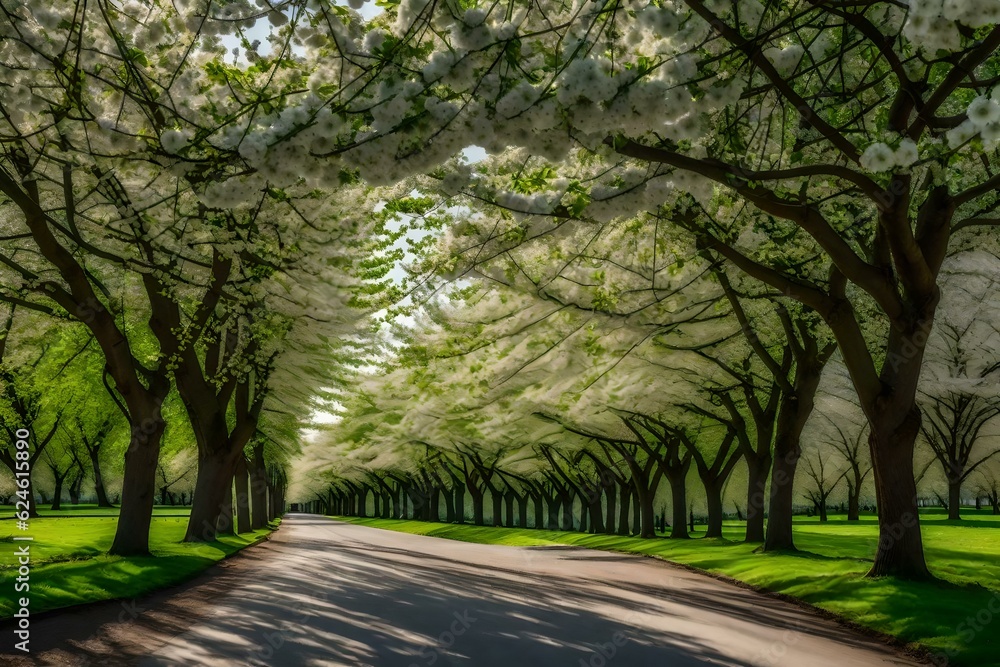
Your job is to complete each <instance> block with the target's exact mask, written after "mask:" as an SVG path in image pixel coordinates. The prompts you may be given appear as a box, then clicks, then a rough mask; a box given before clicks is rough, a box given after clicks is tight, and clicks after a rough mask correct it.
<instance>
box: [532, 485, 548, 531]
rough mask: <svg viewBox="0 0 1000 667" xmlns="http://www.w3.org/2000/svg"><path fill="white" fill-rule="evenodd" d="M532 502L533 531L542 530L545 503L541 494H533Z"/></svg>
mask: <svg viewBox="0 0 1000 667" xmlns="http://www.w3.org/2000/svg"><path fill="white" fill-rule="evenodd" d="M532 500H533V501H534V505H535V508H534V509H535V530H542V529H543V528H545V501H544V500H543V499H542V494H541V493H537V494H535V495H534V497H533V498H532Z"/></svg>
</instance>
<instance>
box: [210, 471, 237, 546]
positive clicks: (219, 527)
mask: <svg viewBox="0 0 1000 667" xmlns="http://www.w3.org/2000/svg"><path fill="white" fill-rule="evenodd" d="M235 467H236V462H235V461H234V462H233V468H235ZM223 493H224V495H223V496H222V507H221V509H220V510H219V516H218V518H217V519H216V522H215V526H216V532H217V533H218V534H219V535H233V534H235V531H234V530H233V529H234V528H235V526H234V525H233V479H232V477H230V479H229V480H228V483H227V484H226V488H225V491H224V492H223Z"/></svg>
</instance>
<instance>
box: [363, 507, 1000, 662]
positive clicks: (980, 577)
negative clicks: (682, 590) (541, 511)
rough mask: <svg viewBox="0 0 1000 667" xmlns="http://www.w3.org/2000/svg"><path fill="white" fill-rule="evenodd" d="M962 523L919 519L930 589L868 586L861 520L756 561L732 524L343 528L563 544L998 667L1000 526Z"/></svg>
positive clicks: (369, 522) (894, 583)
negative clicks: (716, 582)
mask: <svg viewBox="0 0 1000 667" xmlns="http://www.w3.org/2000/svg"><path fill="white" fill-rule="evenodd" d="M966 516H967V517H968V518H967V519H963V520H962V521H957V522H952V521H948V520H947V519H946V517H945V516H944V515H943V514H941V513H937V512H928V513H927V514H925V515H923V516H922V530H923V536H924V546H925V549H926V553H927V560H928V563H929V565H930V567H931V569H932V571H933V572H934V574H935V575H936V576H937V577H939V578H940V581H938V582H933V583H915V582H908V581H900V580H896V579H891V578H883V579H875V580H873V579H866V578H864V575H865V573H866V572H867V571H868V568H869V566H870V564H871V559H872V557H873V555H874V552H875V547H876V545H877V538H878V526H877V523H876V519H875V518H874V517H862V519H861V521H860V522H857V523H848V522H847V521H845V520H843V518H842V517H838V516H832V517H831V520H830V521H829V522H828V523H826V524H821V523H819V521H818V520H815V519H805V518H803V519H801V520H797V521H796V526H795V539H796V545H797V546H798V548H799V549H800V550H802V552H801V553H798V554H789V553H778V554H772V553H768V554H763V553H755V552H754V550H755V548H756V546H755V545H747V544H743V543H742V542H740V540H741V539H742V533H743V525H742V524H740V523H737V522H731V523H727V524H726V527H725V531H724V532H725V539H721V540H705V539H693V540H668V539H654V540H642V539H639V538H633V537H621V536H617V535H586V534H582V533H571V532H562V531H547V530H533V529H521V528H491V527H476V526H468V525H461V526H459V525H453V524H439V523H425V522H421V521H401V520H394V519H358V518H350V517H345V518H343V520H345V521H350V522H353V523H358V524H361V525H365V526H373V527H376V528H385V529H389V530H395V531H401V532H406V533H413V534H419V535H430V536H433V537H442V538H446V539H453V540H461V541H465V542H477V543H481V544H506V545H511V546H545V545H567V544H568V545H574V546H579V547H586V548H590V549H606V550H609V551H621V552H628V553H637V554H646V555H650V556H656V557H659V558H663V559H666V560H669V561H674V562H677V563H682V564H684V565H689V566H691V567H695V568H698V569H701V570H705V571H707V572H711V573H713V574H718V575H723V576H726V577H731V578H733V579H737V580H739V581H742V582H745V583H748V584H750V585H752V586H755V587H758V588H760V589H763V590H767V591H773V592H777V593H783V594H786V595H791V596H794V597H796V598H798V599H800V600H802V601H804V602H807V603H809V604H811V605H815V606H816V607H819V608H821V609H825V610H827V611H830V612H833V613H835V614H837V615H838V616H841V617H843V618H845V619H847V620H848V621H851V622H853V623H857V624H860V625H862V626H865V627H867V628H870V629H872V630H876V631H878V632H883V633H886V634H890V635H893V636H895V637H898V638H899V639H902V640H903V641H905V642H908V643H911V644H914V645H915V646H919V647H921V648H924V649H927V650H929V651H931V652H933V653H943V652H946V653H947V654H949V656H950V662H949V664H950V665H956V666H963V665H968V666H970V667H971V666H973V665H974V666H976V667H986V666H988V665H994V666H996V665H1000V641H998V638H1000V614H998V613H991V612H990V611H989V605H990V603H991V601H993V599H994V597H997V600H996V601H993V609H998V608H1000V517H993V516H990V515H988V514H986V513H985V512H980V513H977V512H975V511H971V510H970V511H968V512H967V513H966ZM696 535H697V533H696ZM982 610H985V611H984V612H983V613H984V617H985V616H986V615H989V618H992V621H991V622H990V623H988V624H987V625H986V627H984V628H982V629H981V630H979V631H975V630H974V629H973V628H972V626H971V625H969V624H968V623H967V622H966V619H967V618H969V617H975V616H976V614H977V613H979V612H980V611H982ZM993 617H995V618H993ZM977 627H978V625H977Z"/></svg>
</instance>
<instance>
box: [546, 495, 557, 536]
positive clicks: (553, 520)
mask: <svg viewBox="0 0 1000 667" xmlns="http://www.w3.org/2000/svg"><path fill="white" fill-rule="evenodd" d="M546 500H547V501H548V506H549V514H548V517H547V519H548V520H547V522H546V525H545V527H546V528H548V529H549V530H559V505H560V501H559V499H558V496H556V495H555V494H554V493H553V494H552V495H550V496H549V497H548V498H546Z"/></svg>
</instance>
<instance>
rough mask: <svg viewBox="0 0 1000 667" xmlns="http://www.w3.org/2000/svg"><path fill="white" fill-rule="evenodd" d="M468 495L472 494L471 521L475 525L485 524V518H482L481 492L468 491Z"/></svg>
mask: <svg viewBox="0 0 1000 667" xmlns="http://www.w3.org/2000/svg"><path fill="white" fill-rule="evenodd" d="M470 495H472V523H473V524H475V525H477V526H482V525H485V524H486V519H485V518H484V512H483V494H482V493H480V492H477V493H471V492H470Z"/></svg>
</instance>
